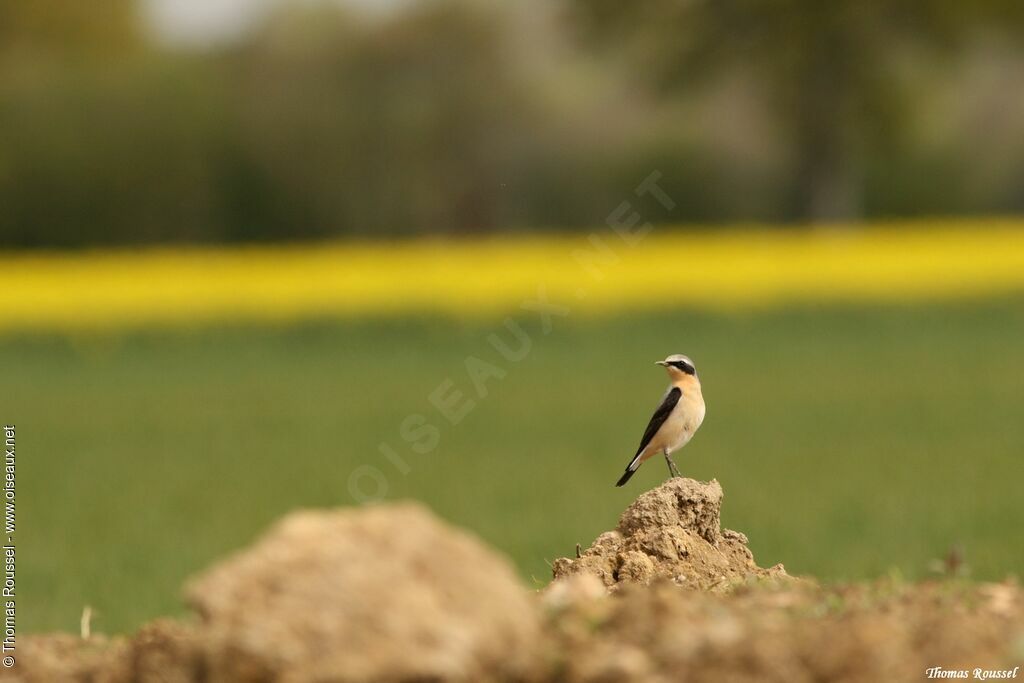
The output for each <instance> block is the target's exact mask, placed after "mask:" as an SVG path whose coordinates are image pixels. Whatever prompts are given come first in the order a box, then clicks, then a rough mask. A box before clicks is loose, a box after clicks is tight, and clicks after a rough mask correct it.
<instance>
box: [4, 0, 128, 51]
mask: <svg viewBox="0 0 1024 683" xmlns="http://www.w3.org/2000/svg"><path fill="white" fill-rule="evenodd" d="M137 5H138V3H137V1H136V0H93V1H91V2H67V1H66V0H31V2H19V1H17V0H4V2H0V58H2V57H3V56H4V53H7V54H10V53H12V52H20V51H23V50H29V51H31V52H32V53H34V56H36V57H38V56H39V54H40V53H46V54H48V55H52V56H59V55H71V56H74V57H76V58H81V57H82V56H83V55H90V54H91V55H98V56H105V55H117V54H122V53H124V52H125V51H127V50H131V49H135V48H138V47H139V46H141V45H142V39H141V34H140V30H139V29H140V26H139V19H138V16H137V11H136V10H137Z"/></svg>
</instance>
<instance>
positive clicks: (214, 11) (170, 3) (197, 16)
mask: <svg viewBox="0 0 1024 683" xmlns="http://www.w3.org/2000/svg"><path fill="white" fill-rule="evenodd" d="M316 1H320V2H327V1H332V2H339V3H343V4H347V5H352V6H357V7H360V8H362V9H365V10H369V11H381V10H383V11H387V10H390V9H393V8H394V7H395V6H397V5H400V4H403V3H405V2H410V1H412V0H143V2H142V7H143V16H144V18H145V20H146V22H147V23H148V24H149V25H150V26H151V27H152V29H153V31H154V32H155V33H156V35H157V37H158V38H159V39H161V40H165V41H167V42H170V43H176V44H186V45H188V44H191V45H203V44H209V43H217V42H221V41H224V40H231V39H232V38H235V37H237V36H239V35H240V34H242V33H244V32H245V30H246V29H247V28H249V27H250V26H251V25H252V24H253V23H254V22H256V21H258V20H259V19H260V18H261V17H262V16H263V15H264V14H265V13H266V12H267V11H268V10H269V9H270V8H271V7H274V6H275V5H280V4H284V3H286V2H304V3H309V2H316Z"/></svg>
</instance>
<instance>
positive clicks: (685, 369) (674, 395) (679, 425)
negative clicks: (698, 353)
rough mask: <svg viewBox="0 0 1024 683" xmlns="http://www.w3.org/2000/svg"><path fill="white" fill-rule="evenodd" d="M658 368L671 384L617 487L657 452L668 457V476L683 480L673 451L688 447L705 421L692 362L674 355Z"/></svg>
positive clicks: (698, 382) (659, 362) (657, 363)
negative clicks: (666, 374) (663, 370)
mask: <svg viewBox="0 0 1024 683" xmlns="http://www.w3.org/2000/svg"><path fill="white" fill-rule="evenodd" d="M655 365H661V366H663V367H664V368H665V370H666V371H667V372H668V376H669V380H670V381H671V384H669V387H668V390H667V391H666V392H665V395H664V396H663V397H662V399H661V405H659V406H658V409H657V410H655V411H654V415H653V416H652V417H651V421H650V423H649V424H648V425H647V429H645V430H644V435H643V437H642V438H641V439H640V448H638V449H637V451H636V455H634V456H633V459H632V460H630V461H629V464H628V465H627V466H626V471H625V472H624V473H623V475H622V477H620V478H619V481H618V482H617V483H616V484H615V485H616V486H622V485H623V484H625V483H626V482H627V481H629V478H630V477H632V476H633V474H634V473H635V472H636V471H637V469H638V468H639V467H640V465H641V464H642V463H643V462H644V461H645V460H647V459H648V458H650V457H652V456H654V455H657V454H658V453H661V454H662V455H664V456H665V462H667V463H668V471H669V474H670V475H671V476H673V477H681V476H682V475H681V474H679V468H678V467H676V464H675V463H674V462H672V457H671V456H672V452H673V451H677V450H679V449H680V448H682V447H683V446H685V445H686V444H687V442H689V440H690V439H692V438H693V434H694V432H696V431H697V429H698V428H700V425H701V423H702V422H703V421H704V396H703V394H701V390H700V380H699V379H698V378H697V368H696V367H694V365H693V361H692V360H690V359H689V358H688V357H686V356H684V355H682V354H679V353H675V354H672V355H671V356H669V357H668V358H666V359H665V360H659V361H655Z"/></svg>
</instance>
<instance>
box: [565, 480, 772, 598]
mask: <svg viewBox="0 0 1024 683" xmlns="http://www.w3.org/2000/svg"><path fill="white" fill-rule="evenodd" d="M721 510H722V487H721V485H719V483H718V482H717V481H716V480H714V479H712V480H711V481H710V482H709V483H707V484H704V483H702V482H699V481H694V480H693V479H684V478H674V479H669V480H668V481H666V482H665V483H664V484H662V485H661V486H659V487H658V488H656V489H653V490H651V491H648V492H647V493H644V494H642V495H641V496H640V497H639V498H637V499H636V500H635V501H634V502H633V504H632V505H630V506H629V507H628V508H626V511H625V512H623V513H622V516H621V517H620V518H619V525H618V528H617V529H615V530H614V531H608V532H605V533H603V534H601V535H600V536H598V537H597V539H596V540H595V541H594V543H593V544H592V545H591V546H590V547H589V548H587V549H586V550H585V551H584V552H583V553H582V554H580V556H579V557H577V558H576V559H570V558H565V557H563V558H560V559H558V560H555V562H554V565H553V567H552V570H553V574H554V578H555V579H556V580H557V579H562V578H565V577H568V576H573V575H577V574H591V575H593V576H595V577H597V578H598V579H600V580H601V582H602V583H603V584H604V585H605V586H607V587H609V588H614V587H616V586H617V585H618V584H620V583H625V582H629V583H642V584H647V583H650V582H651V581H652V580H654V579H656V578H665V579H669V580H671V581H673V582H674V583H676V584H678V585H681V586H686V587H688V588H697V589H702V590H723V589H726V588H729V587H731V586H734V585H736V584H737V583H740V582H743V581H745V580H747V579H749V578H751V577H756V578H785V577H787V575H786V570H785V569H784V568H783V567H782V565H781V564H780V565H776V566H774V567H772V568H771V569H762V568H760V567H758V566H757V565H756V564H755V563H754V556H753V554H752V553H751V552H750V550H749V549H748V548H747V537H746V536H744V535H743V534H741V533H739V532H737V531H732V530H730V529H724V530H723V529H722V526H721Z"/></svg>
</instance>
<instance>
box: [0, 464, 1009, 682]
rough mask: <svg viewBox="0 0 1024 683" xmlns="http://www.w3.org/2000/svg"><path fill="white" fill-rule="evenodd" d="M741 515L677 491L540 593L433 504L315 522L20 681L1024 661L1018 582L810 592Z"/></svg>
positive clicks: (47, 645)
mask: <svg viewBox="0 0 1024 683" xmlns="http://www.w3.org/2000/svg"><path fill="white" fill-rule="evenodd" d="M721 502H722V489H721V487H720V486H719V485H718V482H715V481H712V482H710V483H708V484H702V483H700V482H696V481H692V480H688V479H676V480H672V481H669V482H666V483H665V484H663V485H662V486H660V487H658V488H657V489H655V490H653V491H649V492H647V493H645V494H643V495H642V496H640V498H638V499H637V500H636V502H634V503H633V504H632V505H631V506H630V507H629V508H628V509H627V510H626V511H625V512H624V513H623V515H622V518H621V520H620V522H619V525H618V528H617V529H616V530H615V531H611V532H608V533H605V534H602V535H601V536H600V537H598V539H597V540H596V541H595V542H594V544H593V545H592V546H591V547H590V548H589V549H588V550H587V551H586V552H585V553H582V555H581V557H579V558H578V559H563V560H559V561H558V562H557V563H556V564H555V576H556V580H555V581H553V582H552V583H551V585H550V586H548V587H547V588H546V589H545V590H544V591H543V592H541V593H539V594H537V595H534V594H531V593H530V592H528V591H527V590H525V589H524V588H523V587H522V586H521V585H520V584H519V582H518V581H517V580H516V577H515V576H514V574H513V572H512V570H511V568H510V567H509V565H508V563H507V562H505V561H504V560H503V559H502V558H500V557H499V556H497V555H496V554H495V553H493V552H492V551H490V550H488V549H487V548H486V547H484V546H482V545H481V544H480V543H479V542H478V541H476V540H475V539H473V538H472V537H470V536H468V535H466V534H464V533H462V532H460V531H458V530H454V529H452V528H450V527H449V526H448V525H446V524H444V523H443V522H441V521H440V520H438V519H437V518H436V517H434V516H433V515H432V514H430V513H429V512H428V511H426V510H425V509H423V508H421V507H419V506H416V505H395V506H380V507H374V508H367V509H362V510H347V511H326V512H299V513H295V514H292V515H290V516H288V517H286V518H285V519H284V520H282V521H281V522H280V523H279V524H277V525H275V526H274V527H273V528H272V529H271V530H270V531H269V532H267V534H266V535H264V536H263V538H261V539H260V540H258V541H257V542H256V543H255V544H254V545H253V546H251V547H250V548H248V549H246V550H244V551H242V552H240V553H238V554H237V555H235V556H234V557H231V558H228V559H227V560H225V561H224V562H222V563H220V564H219V565H216V566H215V567H213V568H212V569H211V570H209V571H207V572H206V573H204V574H203V575H201V576H200V577H199V578H197V579H196V580H194V581H193V582H191V583H190V584H189V586H188V588H187V594H188V599H189V602H190V603H191V604H192V605H193V606H194V607H195V609H196V610H197V611H198V613H199V617H200V618H199V619H198V620H196V621H194V622H193V621H171V620H158V621H155V622H153V623H151V624H149V625H147V626H145V627H143V628H142V629H141V630H140V631H139V632H138V633H136V634H135V635H134V636H132V637H130V638H113V639H110V638H104V637H102V636H100V637H93V638H90V639H88V640H82V639H79V638H76V637H73V636H70V635H41V636H29V637H28V638H19V640H18V651H17V665H16V667H15V668H14V669H11V670H4V669H0V680H3V681H7V680H15V681H19V683H51V682H57V681H60V682H61V683H63V682H65V681H66V682H69V683H219V682H225V683H226V682H229V681H230V682H231V683H246V682H257V681H258V682H260V683H276V682H285V683H307V682H308V683H323V682H326V681H332V682H341V683H345V682H346V681H350V682H354V681H360V682H366V683H374V682H394V683H399V682H406V683H413V682H423V681H431V682H433V683H466V682H467V681H504V682H505V683H604V682H612V681H614V682H616V683H618V682H620V681H621V682H624V683H631V682H632V683H669V682H671V681H677V680H687V681H696V682H698V683H700V682H704V681H708V682H710V681H716V682H717V681H732V682H745V681H750V682H753V681H795V682H797V683H800V682H805V681H806V682H808V683H810V682H811V681H826V680H827V681H847V682H851V683H854V682H860V681H865V682H867V681H872V682H873V681H880V680H884V681H889V680H921V679H923V678H925V677H926V670H927V669H928V668H930V667H942V668H943V669H944V670H946V671H949V670H954V671H955V670H966V671H969V672H971V673H973V670H974V669H975V668H978V667H981V668H982V669H983V670H986V671H1000V670H1001V671H1012V669H1013V667H1015V666H1019V665H1020V663H1021V658H1022V657H1024V596H1022V593H1021V590H1020V588H1019V587H1018V586H1017V585H1016V584H1015V583H1012V582H1006V583H999V584H972V583H968V582H964V581H961V580H954V579H945V580H942V581H936V582H931V583H924V584H907V583H903V582H900V581H896V580H886V581H880V582H875V583H866V584H865V583H862V584H856V585H850V586H833V587H822V586H819V585H817V584H815V583H814V582H812V581H799V580H792V579H789V578H788V577H786V575H785V572H784V571H783V570H782V568H781V566H779V567H776V568H773V569H770V570H765V569H760V568H759V567H757V565H756V564H755V563H754V561H753V558H752V557H751V554H750V552H749V550H747V547H746V539H745V538H744V537H743V536H742V534H738V533H736V532H733V531H728V530H722V529H721V527H720V522H719V512H720V509H721ZM751 577H756V578H758V579H763V578H765V577H768V578H771V577H779V578H784V579H785V580H779V581H771V580H768V581H765V580H755V581H750V580H749V579H750V578H751ZM644 584H647V585H644ZM684 587H685V588H688V589H689V590H684V589H683V588H684ZM726 588H729V590H725V589H726ZM699 589H703V590H699ZM994 677H1006V675H1004V676H994ZM1011 677H1012V676H1011Z"/></svg>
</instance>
